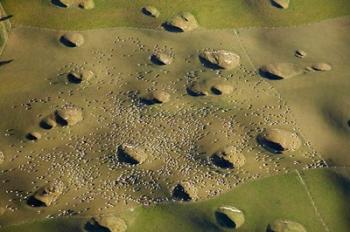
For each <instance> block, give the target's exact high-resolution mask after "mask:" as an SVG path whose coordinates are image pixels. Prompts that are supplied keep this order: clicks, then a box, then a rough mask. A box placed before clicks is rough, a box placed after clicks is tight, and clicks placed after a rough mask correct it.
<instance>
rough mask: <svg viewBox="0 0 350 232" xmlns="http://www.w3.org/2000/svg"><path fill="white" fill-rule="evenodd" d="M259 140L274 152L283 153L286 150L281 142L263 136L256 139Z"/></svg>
mask: <svg viewBox="0 0 350 232" xmlns="http://www.w3.org/2000/svg"><path fill="white" fill-rule="evenodd" d="M256 140H257V142H258V143H259V144H260V145H261V146H263V147H264V148H265V149H266V150H268V151H269V152H271V153H274V154H282V153H283V152H284V150H285V149H284V148H283V147H282V145H281V144H279V143H274V142H272V141H269V140H267V139H264V138H261V137H260V136H259V137H258V138H257V139H256Z"/></svg>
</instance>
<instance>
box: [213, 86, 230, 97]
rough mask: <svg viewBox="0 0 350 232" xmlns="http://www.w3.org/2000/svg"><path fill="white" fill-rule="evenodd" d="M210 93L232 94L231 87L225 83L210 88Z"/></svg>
mask: <svg viewBox="0 0 350 232" xmlns="http://www.w3.org/2000/svg"><path fill="white" fill-rule="evenodd" d="M211 91H212V92H213V93H214V94H215V95H228V94H231V93H232V92H233V87H232V86H231V85H229V84H226V83H218V84H215V85H213V87H211Z"/></svg>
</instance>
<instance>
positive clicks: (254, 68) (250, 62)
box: [233, 29, 256, 72]
mask: <svg viewBox="0 0 350 232" xmlns="http://www.w3.org/2000/svg"><path fill="white" fill-rule="evenodd" d="M233 33H234V34H235V37H236V38H237V40H238V43H239V46H240V48H241V49H242V51H243V53H244V55H245V56H246V57H247V58H248V62H249V64H250V66H251V67H252V69H253V71H254V72H256V66H255V65H254V63H253V60H252V59H251V58H250V56H249V53H248V51H247V49H246V48H245V46H244V44H243V42H242V40H241V37H240V36H239V33H238V30H237V29H234V30H233Z"/></svg>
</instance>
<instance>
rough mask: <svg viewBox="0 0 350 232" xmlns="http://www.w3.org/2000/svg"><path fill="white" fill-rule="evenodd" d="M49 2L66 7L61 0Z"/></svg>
mask: <svg viewBox="0 0 350 232" xmlns="http://www.w3.org/2000/svg"><path fill="white" fill-rule="evenodd" d="M51 3H52V4H53V5H55V6H57V7H60V8H67V6H66V5H64V4H63V3H62V2H61V1H59V0H51Z"/></svg>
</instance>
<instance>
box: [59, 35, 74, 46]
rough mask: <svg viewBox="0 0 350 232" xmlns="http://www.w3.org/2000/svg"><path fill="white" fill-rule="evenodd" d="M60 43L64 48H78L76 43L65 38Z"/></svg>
mask: <svg viewBox="0 0 350 232" xmlns="http://www.w3.org/2000/svg"><path fill="white" fill-rule="evenodd" d="M60 42H61V43H62V44H63V45H64V46H66V47H69V48H75V47H76V45H75V44H74V43H72V42H71V41H69V40H67V39H66V38H65V37H64V36H61V38H60Z"/></svg>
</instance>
